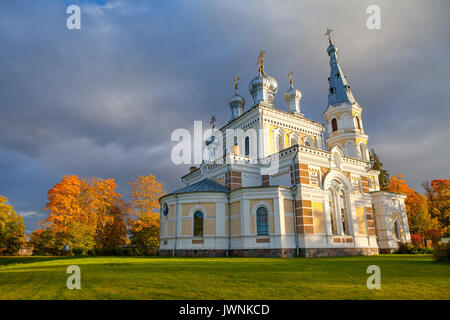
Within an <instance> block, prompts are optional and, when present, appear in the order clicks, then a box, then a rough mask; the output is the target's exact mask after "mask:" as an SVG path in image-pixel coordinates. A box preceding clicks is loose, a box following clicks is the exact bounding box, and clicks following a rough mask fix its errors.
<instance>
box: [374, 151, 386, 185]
mask: <svg viewBox="0 0 450 320" xmlns="http://www.w3.org/2000/svg"><path fill="white" fill-rule="evenodd" d="M370 163H371V164H372V169H374V170H377V171H380V175H379V176H378V182H379V183H380V190H382V191H388V189H389V173H388V172H387V171H386V170H385V169H383V162H381V160H380V158H379V157H378V155H377V154H376V153H375V150H373V149H371V150H370Z"/></svg>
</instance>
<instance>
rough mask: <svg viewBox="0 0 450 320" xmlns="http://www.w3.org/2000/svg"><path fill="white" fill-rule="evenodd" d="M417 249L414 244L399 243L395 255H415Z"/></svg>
mask: <svg viewBox="0 0 450 320" xmlns="http://www.w3.org/2000/svg"><path fill="white" fill-rule="evenodd" d="M415 249H416V247H414V245H413V244H412V243H409V242H403V241H402V242H399V244H398V248H397V250H395V253H398V254H411V253H414V251H415Z"/></svg>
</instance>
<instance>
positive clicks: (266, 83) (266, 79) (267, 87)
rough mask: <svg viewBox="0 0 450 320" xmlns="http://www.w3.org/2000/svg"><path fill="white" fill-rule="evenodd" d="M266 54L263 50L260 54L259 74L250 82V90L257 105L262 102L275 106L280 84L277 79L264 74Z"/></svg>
mask: <svg viewBox="0 0 450 320" xmlns="http://www.w3.org/2000/svg"><path fill="white" fill-rule="evenodd" d="M264 53H265V51H264V50H261V51H260V53H259V56H258V65H259V74H258V75H257V76H256V77H255V78H253V79H252V80H251V81H250V83H249V86H248V89H249V91H250V94H251V95H252V97H253V102H254V104H255V105H256V104H258V103H260V102H261V101H264V102H266V103H268V104H270V105H272V106H273V104H274V101H275V95H276V94H277V91H278V83H277V80H275V78H273V77H271V76H269V75H268V74H267V73H265V72H264V61H263V56H264Z"/></svg>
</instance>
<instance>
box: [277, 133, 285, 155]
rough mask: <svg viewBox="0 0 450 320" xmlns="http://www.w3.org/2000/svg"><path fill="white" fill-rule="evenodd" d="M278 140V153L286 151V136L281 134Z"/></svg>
mask: <svg viewBox="0 0 450 320" xmlns="http://www.w3.org/2000/svg"><path fill="white" fill-rule="evenodd" d="M277 139H278V151H281V150H283V149H284V134H281V133H279V134H278V135H277Z"/></svg>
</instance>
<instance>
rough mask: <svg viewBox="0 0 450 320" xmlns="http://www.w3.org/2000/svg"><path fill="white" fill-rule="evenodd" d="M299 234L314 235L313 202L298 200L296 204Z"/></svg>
mask: <svg viewBox="0 0 450 320" xmlns="http://www.w3.org/2000/svg"><path fill="white" fill-rule="evenodd" d="M295 210H296V217H297V232H298V234H313V233H314V220H313V212H312V202H311V200H297V201H296V202H295Z"/></svg>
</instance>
